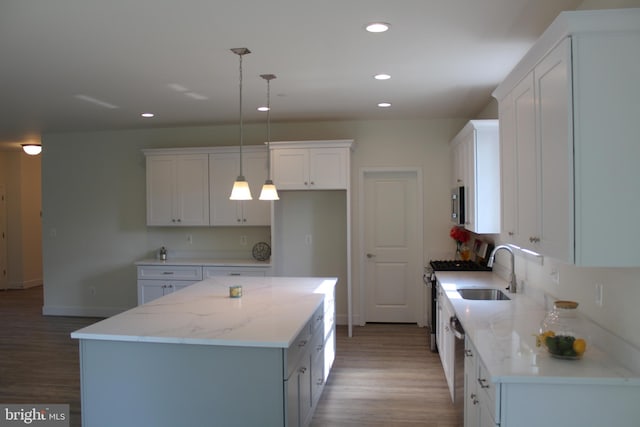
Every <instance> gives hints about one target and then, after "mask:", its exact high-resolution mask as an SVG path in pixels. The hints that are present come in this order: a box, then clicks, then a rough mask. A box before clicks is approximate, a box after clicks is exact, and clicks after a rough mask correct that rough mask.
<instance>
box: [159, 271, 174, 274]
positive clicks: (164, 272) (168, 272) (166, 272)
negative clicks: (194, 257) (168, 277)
mask: <svg viewBox="0 0 640 427" xmlns="http://www.w3.org/2000/svg"><path fill="white" fill-rule="evenodd" d="M162 274H173V271H163V272H162Z"/></svg>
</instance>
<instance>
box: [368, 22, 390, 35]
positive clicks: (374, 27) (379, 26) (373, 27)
mask: <svg viewBox="0 0 640 427" xmlns="http://www.w3.org/2000/svg"><path fill="white" fill-rule="evenodd" d="M390 27H391V24H387V23H386V22H372V23H371V24H368V25H367V26H366V27H365V29H366V30H367V31H369V32H370V33H384V32H385V31H387V30H388V29H389V28H390Z"/></svg>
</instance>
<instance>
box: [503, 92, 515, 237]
mask: <svg viewBox="0 0 640 427" xmlns="http://www.w3.org/2000/svg"><path fill="white" fill-rule="evenodd" d="M499 108H500V111H499V116H500V198H501V208H502V211H501V219H500V221H501V228H500V240H502V241H504V242H506V243H515V236H516V227H517V226H516V215H517V207H516V205H517V179H518V175H517V171H516V119H515V108H514V102H513V94H509V95H507V97H506V98H505V99H503V100H501V101H500V104H499Z"/></svg>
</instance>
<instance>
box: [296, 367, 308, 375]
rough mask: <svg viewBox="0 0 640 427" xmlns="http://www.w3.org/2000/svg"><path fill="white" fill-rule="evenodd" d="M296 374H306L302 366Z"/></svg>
mask: <svg viewBox="0 0 640 427" xmlns="http://www.w3.org/2000/svg"><path fill="white" fill-rule="evenodd" d="M298 372H300V373H301V374H304V373H305V372H307V368H305V367H304V366H302V367H301V368H300V369H298Z"/></svg>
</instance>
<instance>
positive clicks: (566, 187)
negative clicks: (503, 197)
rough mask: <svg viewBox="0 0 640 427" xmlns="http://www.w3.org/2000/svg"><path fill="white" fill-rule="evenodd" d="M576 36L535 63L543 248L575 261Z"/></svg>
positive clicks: (568, 260)
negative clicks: (573, 48) (573, 47)
mask: <svg viewBox="0 0 640 427" xmlns="http://www.w3.org/2000/svg"><path fill="white" fill-rule="evenodd" d="M570 60H571V39H569V38H566V39H565V40H564V41H563V42H562V43H561V44H560V45H558V46H557V47H556V48H555V49H554V50H552V51H551V52H550V53H549V54H548V55H547V56H546V57H545V58H544V59H543V60H542V61H541V62H540V64H539V65H538V66H537V67H536V68H535V69H534V76H535V87H536V98H537V102H536V106H537V111H536V113H537V114H536V118H537V139H538V146H539V150H540V172H539V180H540V206H539V208H540V218H539V230H538V234H537V236H536V237H538V238H539V239H540V243H539V246H540V252H541V253H544V254H545V255H548V256H551V257H553V258H556V259H560V260H563V261H567V262H573V245H572V243H571V242H573V229H574V227H573V212H574V207H573V200H574V197H573V128H572V123H573V112H572V102H571V100H572V91H571V63H570Z"/></svg>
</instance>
